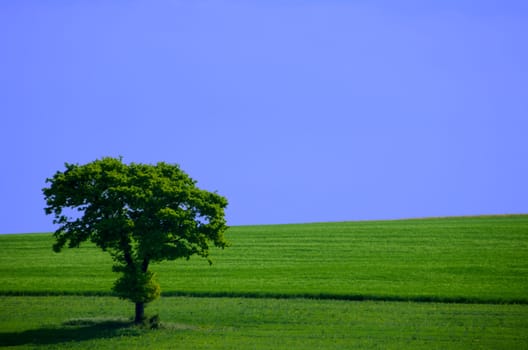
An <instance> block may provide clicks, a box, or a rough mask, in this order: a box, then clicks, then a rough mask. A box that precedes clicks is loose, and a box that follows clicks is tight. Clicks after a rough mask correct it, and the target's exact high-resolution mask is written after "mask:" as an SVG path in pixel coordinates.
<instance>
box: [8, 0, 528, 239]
mask: <svg viewBox="0 0 528 350" xmlns="http://www.w3.org/2000/svg"><path fill="white" fill-rule="evenodd" d="M527 37H528V2H527V1H463V0H462V1H406V0H402V1H396V2H395V1H344V0H330V1H315V0H290V1H288V0H287V1H273V0H272V1H269V0H268V1H264V0H259V1H257V0H254V1H252V0H248V1H242V0H240V1H235V0H224V1H200V0H197V1H183V0H181V1H178V0H171V1H169V0H161V1H154V2H152V1H4V2H1V3H0V45H1V46H0V47H1V48H2V49H1V52H2V54H1V55H0V81H1V83H0V116H1V129H0V135H1V138H0V147H1V152H2V153H1V155H2V172H1V173H0V174H1V175H0V193H1V195H2V199H1V202H0V205H1V208H0V216H1V220H0V233H18V232H47V231H52V230H54V228H55V227H54V226H53V225H52V218H51V217H46V216H45V214H44V210H43V208H44V206H45V203H44V199H43V195H42V192H41V189H42V188H43V187H44V186H45V182H44V181H45V179H46V178H47V177H51V176H52V175H53V174H54V173H55V172H56V171H57V170H63V169H64V167H63V164H64V162H69V163H80V164H83V163H87V162H90V161H92V160H95V159H97V158H100V157H103V156H116V157H117V156H123V157H124V161H125V162H141V163H155V162H157V161H165V162H169V163H177V164H179V165H180V166H181V167H182V169H183V170H184V171H186V172H187V173H189V174H190V175H191V177H193V178H194V179H196V180H197V181H198V185H199V186H200V187H202V188H204V189H207V190H213V191H218V193H220V194H222V195H224V196H226V197H227V198H228V200H229V203H230V204H229V207H228V210H227V219H228V224H229V225H245V224H276V223H301V222H303V223H304V222H320V221H344V220H370V219H394V218H408V217H426V216H450V215H476V214H506V213H528V200H527V199H528V186H527V179H528V164H527V159H528V137H527V136H526V135H527V132H528V83H527V82H528V65H527V62H528V44H527V42H528V41H527V39H526V38H527Z"/></svg>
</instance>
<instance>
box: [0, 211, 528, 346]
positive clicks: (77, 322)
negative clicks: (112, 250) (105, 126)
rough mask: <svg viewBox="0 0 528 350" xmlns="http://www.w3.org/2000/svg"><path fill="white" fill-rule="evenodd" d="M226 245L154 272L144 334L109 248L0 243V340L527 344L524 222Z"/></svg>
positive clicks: (284, 231) (527, 238) (313, 228)
mask: <svg viewBox="0 0 528 350" xmlns="http://www.w3.org/2000/svg"><path fill="white" fill-rule="evenodd" d="M227 238H228V240H229V241H230V242H231V244H232V246H231V247H229V248H228V249H226V250H223V251H221V250H214V251H213V252H212V257H213V260H214V264H213V265H212V266H209V265H208V264H207V262H206V261H204V260H200V259H191V260H190V261H174V262H166V263H162V264H158V265H153V266H152V269H153V270H154V271H155V272H157V275H158V277H159V281H160V284H161V287H162V295H163V297H162V298H161V300H159V301H156V302H154V303H152V304H151V305H150V306H149V307H148V308H147V314H155V313H159V314H160V316H161V318H162V321H163V322H164V323H163V325H164V328H162V329H160V330H152V331H146V330H143V329H139V328H136V327H134V326H131V324H130V321H129V319H128V317H129V316H132V314H133V306H132V304H131V303H128V302H125V301H121V300H118V299H117V298H115V297H110V295H111V292H110V288H111V286H112V283H113V281H114V280H115V279H116V277H117V276H116V275H115V274H114V273H112V272H111V265H112V261H111V259H110V257H109V256H108V254H106V253H103V252H100V251H99V249H97V248H96V247H94V246H93V245H91V244H85V245H83V246H82V247H81V248H79V249H66V250H64V251H63V252H62V253H60V254H56V253H53V252H52V250H51V244H52V237H51V235H49V234H27V235H0V247H1V248H2V254H0V305H2V307H1V310H2V317H0V346H2V345H4V346H12V347H13V348H15V349H22V348H35V347H36V348H49V349H51V348H78V349H85V348H98V349H99V348H100V349H107V348H108V349H110V348H112V349H114V348H118V349H119V348H123V349H135V348H137V349H150V348H151V349H164V348H167V349H169V348H170V349H178V348H180V349H297V348H298V349H309V348H312V349H343V348H355V349H362V348H365V349H391V348H392V349H402V348H405V349H413V348H414V349H467V348H482V349H528V215H516V216H490V217H473V218H443V219H421V220H400V221H367V222H342V223H321V224H304V225H272V226H245V227H232V228H230V229H229V231H228V233H227ZM73 295H76V296H73ZM197 296H200V298H197ZM212 296H213V297H212ZM251 297H256V298H251ZM357 300H363V301H357ZM394 301H398V302H394Z"/></svg>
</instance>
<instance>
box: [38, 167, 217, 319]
mask: <svg viewBox="0 0 528 350" xmlns="http://www.w3.org/2000/svg"><path fill="white" fill-rule="evenodd" d="M65 167H66V170H65V171H62V172H61V171H58V172H56V173H55V175H54V176H53V177H52V178H49V179H47V180H46V182H47V183H49V184H50V186H49V187H46V188H44V189H43V193H44V197H45V199H46V203H47V207H46V208H45V211H46V214H48V215H54V217H55V218H54V223H56V224H59V225H60V226H59V228H58V229H57V231H55V233H54V236H55V238H56V242H55V244H54V245H53V249H54V250H55V251H56V252H59V251H61V249H62V248H63V247H64V246H66V245H67V246H68V247H70V248H73V247H78V246H79V245H80V244H81V243H82V242H85V241H87V240H90V241H92V242H93V243H95V244H96V245H97V246H98V247H100V248H101V249H102V250H104V251H108V252H109V253H110V254H111V256H112V258H113V260H114V262H115V264H114V267H113V270H114V271H115V272H118V273H121V274H122V275H121V277H120V278H119V279H118V280H117V281H116V282H115V284H114V287H113V290H114V291H115V292H116V293H117V295H118V296H119V297H120V298H123V299H127V300H130V301H132V302H134V303H135V304H136V314H135V322H136V323H138V324H139V323H142V322H143V320H144V318H145V317H144V307H145V304H146V303H149V302H151V301H153V300H154V299H156V298H157V297H159V295H160V287H159V285H158V283H157V282H156V280H155V276H154V273H152V272H151V271H150V270H149V265H150V263H152V262H160V261H163V260H175V259H178V258H186V259H189V258H190V257H191V256H192V255H198V256H201V257H204V258H208V255H209V245H210V244H211V243H212V244H214V245H215V246H217V247H220V248H224V247H226V246H227V243H226V241H225V239H224V235H223V234H224V232H225V230H226V229H227V226H226V221H225V214H224V209H225V208H226V206H227V200H226V199H225V198H224V197H222V196H220V195H218V194H217V193H212V192H208V191H204V190H201V189H199V188H198V187H196V181H194V180H193V179H191V178H190V177H189V176H188V175H187V174H186V173H184V172H183V171H182V170H181V169H180V168H179V167H178V166H177V165H172V164H167V163H163V162H160V163H157V164H156V165H149V164H136V163H131V164H125V163H123V161H122V159H121V158H110V157H106V158H102V159H100V160H95V161H93V162H91V163H88V164H85V165H77V164H68V163H66V164H65ZM73 213H78V214H75V215H73ZM208 260H209V259H208ZM209 263H211V261H210V260H209ZM157 323H159V321H157Z"/></svg>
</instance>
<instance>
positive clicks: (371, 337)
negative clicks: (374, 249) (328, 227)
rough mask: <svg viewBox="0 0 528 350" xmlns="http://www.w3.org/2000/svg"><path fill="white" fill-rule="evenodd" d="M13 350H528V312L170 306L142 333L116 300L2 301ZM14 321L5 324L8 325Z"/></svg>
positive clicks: (301, 302)
mask: <svg viewBox="0 0 528 350" xmlns="http://www.w3.org/2000/svg"><path fill="white" fill-rule="evenodd" d="M0 303H1V305H2V314H3V317H2V318H1V319H0V344H4V345H5V346H7V345H9V346H13V348H15V349H24V348H34V347H38V348H41V349H54V348H69V349H127V350H128V349H288V350H290V349H527V348H528V337H527V334H528V319H527V315H528V305H488V304H438V303H408V302H397V303H395V302H372V301H369V302H349V301H335V300H306V299H250V298H186V297H164V298H161V300H159V301H156V302H154V303H153V304H152V305H151V306H150V307H149V308H148V311H149V313H159V314H160V316H161V317H162V319H163V321H164V326H163V328H162V329H159V330H149V331H147V330H142V329H138V328H135V327H133V326H130V324H129V323H128V322H129V321H127V320H126V319H123V315H126V314H127V313H129V311H130V304H129V303H126V302H124V301H119V300H118V299H117V298H112V297H73V296H70V297H64V296H62V297H58V296H55V297H0ZM6 316H7V317H6Z"/></svg>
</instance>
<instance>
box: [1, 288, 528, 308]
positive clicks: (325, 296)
mask: <svg viewBox="0 0 528 350" xmlns="http://www.w3.org/2000/svg"><path fill="white" fill-rule="evenodd" d="M0 296H33V297H39V296H41V297H47V296H82V297H108V296H116V294H115V293H113V292H110V291H108V292H103V291H35V290H33V291H0ZM162 296H163V297H168V298H170V297H192V298H248V299H313V300H342V301H386V302H415V303H447V304H486V305H528V298H526V299H501V298H468V297H464V296H460V297H440V296H434V295H417V296H396V295H365V294H355V295H343V294H330V293H270V292H210V291H201V292H200V291H196V292H188V291H169V292H163V293H162Z"/></svg>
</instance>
